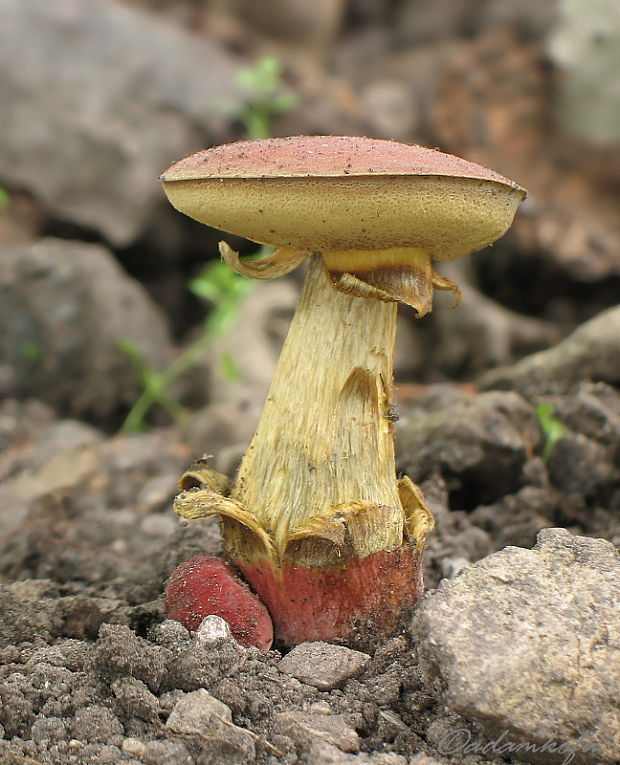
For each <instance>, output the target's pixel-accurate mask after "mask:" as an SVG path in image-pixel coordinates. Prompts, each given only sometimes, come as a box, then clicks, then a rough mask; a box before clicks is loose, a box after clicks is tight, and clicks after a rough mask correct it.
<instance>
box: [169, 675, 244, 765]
mask: <svg viewBox="0 0 620 765" xmlns="http://www.w3.org/2000/svg"><path fill="white" fill-rule="evenodd" d="M166 728H168V729H169V730H170V731H173V732H175V733H185V734H190V735H191V734H195V735H196V736H198V737H200V738H203V739H205V744H206V746H205V747H203V749H202V751H201V754H200V756H199V759H198V761H199V762H200V763H201V764H203V765H207V764H208V765H211V764H212V765H228V763H230V765H237V763H239V762H245V761H252V760H253V759H254V755H255V746H254V738H253V737H252V736H251V735H250V734H249V733H248V731H246V730H243V728H239V727H238V726H236V725H234V724H233V722H232V713H231V711H230V709H229V707H227V706H226V704H222V702H221V701H218V699H216V698H214V697H213V696H211V694H210V693H208V692H207V691H206V690H204V688H201V689H200V690H198V691H193V692H192V693H188V694H187V695H186V696H185V697H184V698H182V699H180V700H179V701H178V702H177V703H176V704H175V706H174V708H173V710H172V712H171V713H170V716H169V717H168V720H167V721H166Z"/></svg>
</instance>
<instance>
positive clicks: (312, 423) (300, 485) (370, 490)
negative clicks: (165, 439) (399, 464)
mask: <svg viewBox="0 0 620 765" xmlns="http://www.w3.org/2000/svg"><path fill="white" fill-rule="evenodd" d="M395 330H396V303H382V302H380V301H377V300H373V299H370V298H358V297H351V296H349V295H344V294H342V293H340V292H337V291H336V290H335V289H334V288H333V286H332V285H331V282H330V279H329V276H328V274H327V270H326V268H325V266H324V264H323V260H322V258H321V256H320V255H314V256H313V257H312V258H311V260H310V263H309V268H308V274H307V277H306V282H305V285H304V289H303V292H302V295H301V298H300V301H299V305H298V308H297V311H296V313H295V317H294V318H293V321H292V324H291V327H290V330H289V334H288V337H287V339H286V342H285V345H284V348H283V350H282V354H281V356H280V360H279V363H278V367H277V370H276V372H275V375H274V378H273V381H272V384H271V388H270V390H269V395H268V397H267V402H266V404H265V408H264V410H263V413H262V416H261V419H260V422H259V425H258V428H257V431H256V434H255V435H254V438H253V439H252V442H251V444H250V446H249V449H248V450H247V452H246V455H245V457H244V459H243V462H242V464H241V468H240V470H239V474H238V477H237V480H236V482H235V486H234V488H233V491H232V494H231V496H232V498H233V499H235V500H237V501H238V502H240V503H241V504H242V505H243V506H244V507H246V508H247V509H249V510H250V511H251V512H252V514H253V515H254V516H255V517H256V519H257V520H258V522H259V523H260V524H261V526H263V528H264V529H266V530H267V532H268V533H269V535H270V536H271V538H272V539H273V540H274V542H275V546H276V549H277V550H278V551H279V552H280V553H281V554H282V553H283V552H284V550H285V548H286V544H287V542H288V540H289V538H290V537H291V535H292V534H295V533H296V531H297V530H299V529H300V528H303V527H304V526H305V525H306V524H307V522H308V521H309V520H310V519H311V518H313V517H316V516H320V515H322V514H324V513H325V512H326V511H327V510H328V509H329V508H330V507H333V506H334V505H339V504H343V503H348V502H351V501H357V502H368V503H372V504H373V505H387V506H390V507H393V508H398V509H399V510H400V513H401V514H402V512H403V511H402V505H401V503H400V499H399V494H398V487H397V482H396V471H395V463H394V444H393V437H392V436H393V422H392V418H391V409H392V376H393V371H392V370H393V354H394V337H395ZM380 549H385V548H383V547H382V548H380Z"/></svg>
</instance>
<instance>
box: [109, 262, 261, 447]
mask: <svg viewBox="0 0 620 765" xmlns="http://www.w3.org/2000/svg"><path fill="white" fill-rule="evenodd" d="M189 289H190V290H191V291H192V292H193V293H194V294H195V295H197V296H198V297H200V298H202V299H204V300H208V301H209V302H210V303H211V304H212V306H213V308H212V310H211V312H210V313H209V315H208V316H207V318H206V320H205V323H204V329H203V332H202V334H201V335H200V337H199V338H198V339H197V340H195V341H194V342H193V343H192V344H191V345H189V346H188V347H187V348H186V349H185V350H184V351H183V353H181V354H180V355H179V356H177V358H176V359H175V360H174V361H173V362H172V364H170V365H169V366H168V367H167V368H166V369H164V370H163V371H162V372H157V371H155V370H153V369H151V368H150V367H149V366H148V364H147V363H146V362H145V361H144V357H143V355H142V353H141V351H140V349H139V348H138V347H137V346H136V345H135V343H133V341H131V340H128V339H126V338H124V339H121V340H120V341H119V342H118V347H119V349H120V350H121V351H122V352H123V353H125V355H126V356H127V357H128V358H129V360H130V361H131V363H132V365H133V367H134V370H135V372H136V375H137V376H138V379H139V380H140V383H141V385H142V393H141V394H140V397H139V398H138V400H137V401H136V402H135V404H134V405H133V406H132V408H131V410H130V411H129V413H128V415H127V417H126V418H125V422H124V423H123V426H122V430H123V432H125V433H137V432H140V431H143V430H145V428H146V417H147V415H148V413H149V411H150V410H151V408H152V407H153V406H155V405H156V404H157V405H159V406H161V407H162V408H163V409H164V410H165V411H166V412H168V414H169V415H170V416H171V417H172V419H173V420H174V421H175V422H176V423H177V424H179V425H182V424H183V422H184V420H185V411H184V409H183V407H182V406H181V404H179V402H178V401H176V400H175V399H174V398H173V397H172V396H171V395H170V393H169V389H170V386H171V384H172V383H173V382H174V381H175V380H176V379H178V378H179V377H180V376H181V375H183V374H184V373H185V372H186V371H187V370H188V369H189V368H190V367H192V366H193V365H194V364H195V363H196V362H197V361H198V360H199V359H200V358H201V357H202V356H203V354H204V351H205V350H206V349H207V348H208V347H209V346H210V345H211V344H212V343H213V341H214V340H215V339H216V338H217V337H219V336H220V335H222V334H223V333H224V332H226V331H227V330H228V329H230V327H231V326H232V325H233V324H234V323H235V321H236V320H237V317H238V316H239V311H240V307H241V304H242V302H243V300H244V299H245V297H246V295H248V294H249V293H250V292H251V291H252V290H253V289H254V285H253V283H252V281H251V280H250V279H247V278H246V277H244V276H240V275H239V274H235V273H234V272H232V271H231V270H230V269H229V268H228V266H226V264H224V263H222V262H220V261H212V262H210V263H208V264H207V265H206V266H205V267H204V268H203V269H202V271H201V272H200V274H199V275H198V276H197V277H196V278H195V279H192V280H191V281H190V283H189ZM222 364H223V371H224V374H225V375H226V376H227V377H228V379H231V377H233V376H234V375H235V374H236V375H237V376H238V371H237V368H236V366H235V365H234V361H233V360H232V359H229V358H228V359H224V358H223V359H222Z"/></svg>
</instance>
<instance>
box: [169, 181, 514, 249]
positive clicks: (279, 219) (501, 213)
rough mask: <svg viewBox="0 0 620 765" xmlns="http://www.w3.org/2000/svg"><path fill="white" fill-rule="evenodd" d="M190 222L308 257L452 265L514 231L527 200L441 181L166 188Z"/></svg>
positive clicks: (497, 187) (178, 184)
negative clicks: (408, 257)
mask: <svg viewBox="0 0 620 765" xmlns="http://www.w3.org/2000/svg"><path fill="white" fill-rule="evenodd" d="M163 186H164V190H165V192H166V194H167V196H168V199H169V200H170V202H171V204H172V205H173V206H174V207H175V208H176V209H177V210H179V211H180V212H182V213H185V215H188V216H189V217H190V218H194V219H195V220H198V221H200V222H201V223H205V224H207V225H209V226H212V227H214V228H217V229H221V230H222V231H226V232H228V233H231V234H237V235H238V236H242V237H245V238H246V239H250V240H252V241H254V242H259V243H261V244H268V245H272V246H275V247H291V248H294V249H300V250H309V251H312V252H314V251H329V250H350V249H360V250H383V249H388V248H394V247H416V248H422V249H424V250H426V251H429V252H431V253H432V257H433V259H434V260H452V259H454V258H459V257H461V256H463V255H467V254H469V253H470V252H474V251H476V250H479V249H481V248H482V247H486V246H487V245H489V244H491V243H492V242H494V241H495V240H496V239H498V238H499V237H500V236H502V235H503V234H504V233H505V232H506V231H507V230H508V228H509V227H510V224H511V223H512V220H513V218H514V215H515V212H516V210H517V207H518V205H519V203H520V202H521V201H522V199H523V192H522V191H521V190H520V189H514V188H511V187H510V186H507V185H505V184H501V183H495V182H493V181H485V180H478V179H472V178H457V177H449V176H446V177H441V176H422V175H421V176H385V175H383V176H361V177H360V176H355V177H348V178H347V177H314V178H313V177H295V178H207V179H200V180H183V181H165V182H164V183H163Z"/></svg>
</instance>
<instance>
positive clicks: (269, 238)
mask: <svg viewBox="0 0 620 765" xmlns="http://www.w3.org/2000/svg"><path fill="white" fill-rule="evenodd" d="M162 182H163V186H164V190H165V192H166V194H167V196H168V198H169V199H170V201H171V202H172V204H173V205H174V206H175V207H176V208H177V209H178V210H180V211H181V212H183V213H185V214H187V215H189V216H190V217H192V218H195V219H196V220H199V221H201V222H203V223H206V224H208V225H210V226H213V227H215V228H218V229H222V230H223V231H227V232H229V233H234V234H238V235H240V236H244V237H246V238H248V239H251V240H253V241H255V242H260V243H262V244H267V245H272V246H275V247H277V248H278V249H277V250H276V252H275V253H274V254H273V255H271V256H269V257H267V258H265V259H263V260H260V261H245V262H244V261H241V260H240V258H239V257H238V255H237V254H236V253H235V252H233V251H232V250H231V248H230V247H229V246H228V245H227V244H226V243H224V242H222V243H221V244H220V251H221V254H222V256H223V258H224V259H225V260H226V262H227V263H229V264H230V265H231V267H232V268H234V269H235V270H236V271H238V272H239V273H243V274H246V275H248V276H253V277H256V278H260V279H264V278H271V277H273V276H278V275H281V274H284V273H287V272H288V271H290V270H291V269H292V268H294V267H296V266H297V265H299V264H300V263H301V262H302V261H304V260H306V259H307V260H308V261H309V263H308V273H307V277H306V282H305V285H304V288H303V291H302V294H301V297H300V301H299V305H298V307H297V310H296V313H295V316H294V318H293V321H292V324H291V328H290V331H289V335H288V337H287V339H286V342H285V344H284V348H283V350H282V355H281V357H280V361H279V363H278V367H277V370H276V372H275V375H274V379H273V382H272V385H271V388H270V391H269V395H268V397H267V402H266V404H265V408H264V411H263V414H262V417H261V419H260V422H259V425H258V428H257V430H256V433H255V435H254V437H253V439H252V441H251V443H250V446H249V448H248V450H247V453H246V455H245V457H244V459H243V462H242V464H241V467H240V469H239V473H238V475H237V477H236V480H235V481H234V484H233V486H232V490H231V491H230V495H229V496H225V492H224V489H223V486H224V483H223V478H222V477H221V476H220V475H218V474H216V473H215V472H214V471H211V470H209V468H208V467H206V466H204V465H196V466H194V468H193V469H191V470H190V471H188V473H186V474H185V476H184V477H183V478H182V479H181V484H180V485H181V488H182V489H183V491H182V492H181V493H180V494H179V495H178V497H177V498H176V500H175V510H176V511H177V512H178V513H179V514H180V515H182V516H184V517H186V518H196V517H201V516H206V515H211V514H217V515H219V516H220V519H221V526H222V533H223V538H224V545H225V548H226V550H227V552H228V555H229V556H230V558H231V559H232V560H233V561H234V563H235V564H236V565H237V567H238V568H239V569H240V570H241V571H242V572H243V574H244V576H245V578H246V579H247V581H248V582H249V583H250V585H251V587H252V588H253V589H254V591H255V592H256V593H257V594H258V595H259V596H260V597H261V599H262V600H263V602H264V603H265V604H266V606H267V608H268V609H269V611H270V614H271V617H272V619H273V621H274V624H275V629H276V634H277V635H278V636H279V638H280V639H281V640H282V641H283V642H285V643H287V644H294V643H298V642H301V641H304V640H328V641H334V640H337V641H343V642H349V643H358V644H359V643H360V642H363V640H364V636H367V635H368V634H372V635H378V634H379V635H381V634H389V633H390V632H392V631H393V630H394V629H395V627H396V626H397V623H398V620H399V618H400V617H401V616H402V615H403V613H405V612H406V611H408V610H409V609H410V608H411V607H412V606H413V605H414V604H415V602H416V601H417V600H418V599H419V597H420V595H421V593H422V569H421V554H422V550H423V548H424V541H425V536H426V533H427V532H428V531H429V530H430V529H431V528H432V526H433V519H432V516H431V514H430V512H429V510H428V508H427V507H426V505H425V503H424V499H423V497H422V494H421V492H420V490H419V489H418V488H417V487H416V486H415V485H414V484H413V483H412V481H411V480H410V479H409V478H407V477H406V476H403V477H402V478H400V479H398V480H397V478H396V471H395V461H394V447H393V437H392V436H393V419H394V417H393V403H392V395H393V383H392V380H393V349H394V336H395V327H396V307H397V302H402V303H406V304H408V305H410V306H412V307H413V308H414V309H415V311H416V312H417V315H418V316H422V315H424V314H425V313H427V312H428V311H430V310H431V306H432V296H433V288H435V289H449V290H452V291H453V292H454V293H455V294H456V296H457V299H458V288H457V287H456V285H454V284H452V283H451V282H449V281H447V280H446V279H443V278H441V277H440V276H439V275H438V274H437V273H436V272H435V271H434V269H433V266H432V261H433V260H450V259H453V258H457V257H461V256H462V255H466V254H468V253H470V252H473V251H474V250H477V249H480V248H482V247H484V246H486V245H488V244H490V243H491V242H493V241H495V240H496V239H498V238H499V237H500V236H502V235H503V234H504V233H505V232H506V230H507V229H508V228H509V226H510V224H511V222H512V220H513V217H514V215H515V212H516V209H517V207H518V205H519V203H520V202H521V201H522V200H523V198H524V197H525V191H524V190H523V189H522V188H520V187H519V186H518V185H517V184H515V183H513V182H512V181H509V180H507V179H506V178H504V177H502V176H501V175H498V174H497V173H495V172H493V171H491V170H487V169H486V168H483V167H480V166H479V165H476V164H473V163H471V162H467V161H465V160H463V159H459V158H457V157H454V156H451V155H448V154H443V153H441V152H438V151H434V150H432V149H427V148H423V147H420V146H411V145H406V144H402V143H396V142H392V141H385V140H374V139H369V138H351V137H338V136H325V137H323V136H318V137H306V136H298V137H293V138H275V139H266V140H260V141H246V142H240V143H234V144H228V145H225V146H218V147H215V148H212V149H208V150H206V151H202V152H199V153H197V154H194V155H192V156H190V157H187V158H186V159H183V160H181V161H179V162H177V163H175V164H173V165H172V166H171V167H170V168H169V169H168V170H167V171H166V172H165V173H164V175H163V176H162ZM360 639H361V640H360Z"/></svg>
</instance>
